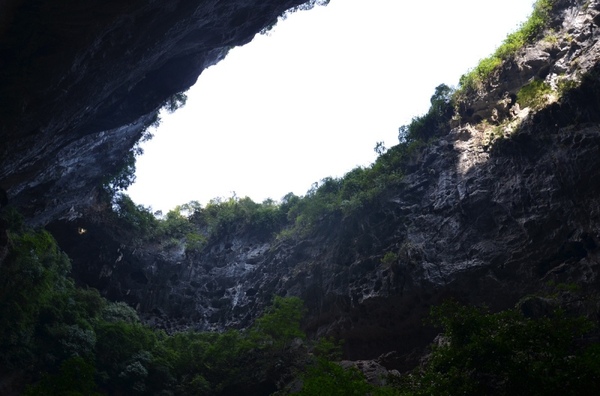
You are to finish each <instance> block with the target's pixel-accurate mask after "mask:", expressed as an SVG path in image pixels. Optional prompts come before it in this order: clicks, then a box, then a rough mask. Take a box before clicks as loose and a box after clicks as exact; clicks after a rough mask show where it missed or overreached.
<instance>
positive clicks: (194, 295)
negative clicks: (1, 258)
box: [50, 2, 600, 369]
mask: <svg viewBox="0 0 600 396" xmlns="http://www.w3.org/2000/svg"><path fill="white" fill-rule="evenodd" d="M564 3H565V4H566V3H568V2H564ZM569 4H570V3H569ZM594 7H597V3H596V2H592V3H591V4H590V5H589V6H588V8H589V10H590V12H592V14H594V13H595V11H594V10H595V8H594ZM558 10H559V11H558V14H557V15H558V16H560V17H561V18H562V21H563V22H562V25H561V26H564V28H565V29H567V31H571V30H570V29H571V27H572V26H573V24H574V23H575V22H574V21H575V20H577V21H579V20H582V21H584V22H582V23H580V24H579V25H581V26H584V27H585V26H588V25H587V23H588V21H593V20H595V19H594V18H591V17H590V16H589V15H592V14H586V13H584V10H583V8H582V6H581V5H580V4H579V3H574V4H570V6H569V7H566V6H565V7H559V8H558ZM594 15H595V14H594ZM557 18H558V17H557ZM573 18H575V19H573ZM590 18H591V19H590ZM561 32H562V31H559V32H558V33H557V34H561ZM573 34H575V33H573ZM539 45H542V44H540V43H538V44H536V45H534V46H532V47H528V48H525V49H524V50H523V51H522V52H521V53H520V57H518V58H517V59H516V60H515V61H514V62H513V63H507V64H506V65H505V66H506V68H507V69H503V70H502V71H501V72H500V73H499V76H510V75H511V74H510V73H511V70H512V71H513V72H514V71H515V68H514V67H513V66H514V64H519V62H521V63H523V62H525V63H527V62H529V63H530V64H534V63H535V64H536V65H538V63H539V65H543V64H548V62H549V58H548V57H546V55H545V54H543V53H541V52H539V51H538V50H537V48H538V46H539ZM579 46H580V48H579V49H578V51H580V52H579V53H580V57H582V58H585V59H590V60H592V59H594V60H596V59H597V57H598V48H597V46H596V41H594V40H591V39H590V38H589V37H588V38H587V39H586V41H585V42H582V43H580V44H579ZM532 54H538V55H537V56H538V58H535V56H534V55H532ZM568 56H570V55H568V52H567V53H565V54H564V56H563V57H560V56H558V55H556V57H555V58H554V60H553V61H552V62H553V63H552V67H551V68H550V69H551V70H553V69H552V68H553V67H555V66H556V65H557V64H565V62H566V61H565V58H564V57H568ZM536 62H537V63H536ZM586 64H587V65H588V66H589V67H587V68H583V67H582V66H581V64H578V66H577V67H578V70H579V72H580V77H579V78H580V80H581V85H580V87H579V88H576V89H572V90H571V91H569V92H567V93H565V94H564V95H563V97H562V98H561V99H560V100H559V101H558V102H555V103H553V104H551V105H549V106H547V107H546V108H544V109H542V110H540V111H537V112H534V111H529V109H523V110H522V111H520V112H518V114H515V115H514V120H512V121H510V120H508V121H506V123H504V124H502V125H497V126H493V125H492V126H490V125H489V124H477V125H470V124H468V123H464V124H463V125H461V126H458V127H456V128H453V129H452V130H449V131H448V133H447V134H446V135H444V136H442V137H441V138H440V139H439V140H437V141H435V142H433V143H432V144H430V145H429V146H428V147H426V148H425V149H424V150H422V151H420V152H418V153H416V154H415V155H414V156H413V158H412V159H411V161H409V163H408V164H407V165H406V169H404V170H403V171H404V174H405V176H404V179H403V182H402V183H401V185H400V186H399V187H395V188H390V189H388V190H386V191H385V193H383V194H381V195H380V196H379V197H378V199H377V200H376V201H375V202H374V203H373V204H372V205H371V206H369V207H365V208H363V209H361V210H360V211H358V212H356V213H354V214H353V215H352V216H346V217H344V216H343V215H342V214H337V215H335V214H334V215H331V216H329V217H326V218H323V219H321V221H320V222H319V224H318V226H317V227H316V228H315V229H313V230H312V232H311V233H310V234H308V235H302V236H301V237H300V236H292V237H288V238H277V237H275V236H270V235H257V234H254V233H251V232H244V231H243V230H242V231H239V232H236V233H232V234H228V235H226V236H224V237H222V238H219V239H215V240H211V241H209V244H208V246H207V247H206V248H204V249H203V250H202V251H201V252H200V253H186V252H185V250H184V249H183V248H180V247H177V246H176V247H174V248H172V249H166V250H165V249H162V250H159V249H157V248H156V247H152V246H145V247H137V248H134V247H132V246H127V245H126V244H125V245H123V244H122V241H123V239H122V238H119V237H118V236H115V235H114V233H113V232H111V231H110V230H109V231H106V228H109V227H108V226H107V225H106V224H104V225H103V224H102V222H101V221H100V222H93V221H90V220H86V219H85V218H84V219H79V220H77V222H66V221H63V222H56V223H53V224H52V225H51V226H50V229H51V230H52V231H53V233H54V234H55V235H56V236H57V237H58V238H59V241H60V243H61V245H62V246H63V247H64V248H65V249H66V250H67V252H68V253H69V255H70V256H71V257H72V258H73V259H74V260H75V262H76V263H78V264H77V265H76V266H75V267H76V275H77V276H78V278H79V279H80V280H83V281H84V282H85V283H88V284H90V285H93V286H97V287H99V288H100V289H102V290H104V292H105V293H106V295H107V296H108V297H109V298H111V299H116V300H125V301H127V302H128V303H130V304H131V305H133V306H135V307H137V308H138V310H139V311H140V312H141V313H142V314H143V316H144V317H145V318H146V320H148V321H149V322H151V323H154V324H155V325H157V326H161V327H164V328H167V329H169V330H180V329H184V328H188V327H193V328H196V329H204V330H214V329H222V328H225V327H228V326H234V327H244V326H246V325H248V324H250V323H251V322H252V320H253V319H254V318H255V317H256V316H257V315H259V314H260V312H262V310H263V309H264V307H265V306H266V305H268V304H269V302H270V301H271V299H272V296H273V295H274V294H277V295H295V296H300V297H301V298H302V299H303V300H304V301H305V303H306V306H307V308H308V312H309V314H308V318H307V321H306V324H305V325H306V328H307V330H308V331H310V332H311V333H312V334H318V335H325V334H327V335H332V336H335V337H339V338H342V339H344V340H345V352H346V356H347V357H349V358H351V359H374V358H376V357H377V356H380V355H381V354H383V353H388V352H390V351H395V353H391V354H389V353H388V354H387V355H386V357H385V359H383V358H382V359H380V364H383V365H384V366H385V367H387V368H388V369H405V368H408V367H410V365H411V364H414V362H415V360H416V359H417V358H418V354H415V349H417V350H418V348H420V347H423V346H424V345H426V344H427V343H428V342H430V341H431V340H432V339H433V337H434V335H435V333H434V331H433V330H432V329H429V328H427V327H424V326H423V319H424V318H425V317H426V315H427V313H428V311H429V308H430V307H431V305H434V304H437V303H439V302H440V301H442V300H443V299H445V298H447V297H454V298H457V299H459V300H462V301H464V302H470V303H477V304H481V303H485V304H487V305H489V306H490V307H491V308H492V309H504V308H508V307H511V306H514V304H515V303H516V302H517V301H518V300H519V299H520V298H521V297H523V296H524V295H526V294H528V293H530V292H535V291H537V290H539V289H540V288H541V287H543V285H545V284H546V283H548V282H549V281H553V282H556V283H561V282H566V283H569V282H576V283H578V284H582V285H583V286H584V288H587V289H589V290H595V289H597V287H598V286H600V285H599V282H600V278H599V277H598V275H599V267H598V264H599V250H598V245H599V243H600V229H599V224H600V223H599V222H598V220H599V218H598V216H599V215H600V199H599V197H600V194H599V193H600V128H599V122H600V84H599V81H598V78H597V76H598V75H599V74H598V73H599V71H600V66H598V64H597V61H593V62H592V61H589V62H587V61H586ZM539 65H538V66H539ZM538 66H536V67H538ZM519 73H521V71H519ZM552 73H553V72H549V73H547V74H546V78H549V79H550V78H553V74H552ZM569 73H570V74H572V75H574V74H575V73H574V72H573V71H572V70H571V69H569ZM582 73H585V75H584V74H582ZM498 78H501V77H498ZM507 78H508V77H507ZM519 78H521V77H518V78H517V77H514V76H513V77H511V78H508V79H509V80H510V81H516V79H519ZM524 83H526V81H523V82H522V84H524ZM511 89H512V90H513V91H515V92H516V90H517V88H511ZM509 94H510V92H509ZM490 95H496V93H495V92H493V91H492V92H490V93H488V97H490ZM502 95H503V96H505V94H502ZM477 100H480V101H481V100H484V99H481V98H480V99H477V98H476V99H474V101H473V102H472V103H476V102H477ZM490 114H491V113H490ZM506 117H507V116H505V118H506ZM467 120H468V119H467ZM490 128H492V129H494V128H496V129H498V128H500V129H499V130H500V131H501V136H500V137H498V138H496V139H495V140H494V141H493V142H492V141H490V138H489V136H490ZM78 227H83V228H87V229H89V232H88V233H87V234H86V235H83V236H79V235H77V233H76V229H77V228H78ZM94 238H97V239H98V240H97V241H95V242H94ZM91 249H92V250H91ZM386 253H392V254H393V256H392V257H395V259H394V260H392V261H389V260H387V261H385V264H383V262H384V261H383V260H382V259H383V257H384V255H385V254H386Z"/></svg>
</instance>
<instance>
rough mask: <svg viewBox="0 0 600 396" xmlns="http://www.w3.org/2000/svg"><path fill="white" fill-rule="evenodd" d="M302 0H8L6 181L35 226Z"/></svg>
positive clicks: (1, 15) (1, 181) (0, 177)
mask: <svg viewBox="0 0 600 396" xmlns="http://www.w3.org/2000/svg"><path fill="white" fill-rule="evenodd" d="M303 2H304V1H303V0H285V1H257V0H208V1H192V0H175V1H168V2H161V1H154V0H135V1H127V2H123V1H85V2H77V1H68V2H47V1H38V0H35V1H19V0H14V1H3V2H2V3H0V119H1V120H2V122H1V125H0V159H1V160H0V188H2V189H3V190H5V191H6V192H7V193H8V197H9V199H10V201H11V203H12V204H14V205H16V206H18V207H19V209H20V210H21V211H22V212H23V213H24V214H25V215H26V217H27V218H28V221H29V222H30V223H32V224H44V223H47V222H48V221H49V220H52V219H55V218H57V217H58V216H70V217H73V215H74V214H76V213H78V212H80V210H81V209H82V208H85V207H86V206H89V205H90V204H91V203H92V202H93V199H94V197H95V188H96V187H97V186H98V184H99V183H100V182H101V181H102V179H103V177H104V176H105V175H107V174H110V173H114V172H116V171H118V170H119V169H120V168H121V167H122V166H123V159H124V158H125V157H126V156H127V153H128V152H129V150H130V149H131V147H132V146H133V144H134V142H135V141H136V140H137V139H139V137H140V135H141V133H142V130H143V128H144V126H145V125H146V124H148V123H149V122H150V121H151V120H152V118H153V116H154V113H155V112H156V111H157V109H158V108H159V107H161V105H162V104H163V103H164V102H165V100H166V99H167V98H169V97H170V96H172V95H173V94H175V93H178V92H181V91H185V90H187V88H189V87H190V86H191V85H192V84H193V83H194V82H195V81H196V79H197V77H198V75H199V74H200V73H201V72H202V70H203V69H205V68H206V67H208V66H210V65H212V64H214V63H216V62H218V61H219V60H220V59H222V58H223V57H224V56H225V55H226V53H227V51H228V50H229V49H230V48H231V47H234V46H237V45H242V44H245V43H247V42H248V41H250V40H251V39H252V37H253V36H254V35H255V34H256V33H257V32H258V31H260V30H261V29H263V28H264V27H265V26H268V25H270V24H272V23H273V22H274V21H275V20H276V18H277V16H278V15H280V14H281V13H282V12H283V11H285V10H286V9H288V8H290V7H293V6H297V5H298V4H301V3H303Z"/></svg>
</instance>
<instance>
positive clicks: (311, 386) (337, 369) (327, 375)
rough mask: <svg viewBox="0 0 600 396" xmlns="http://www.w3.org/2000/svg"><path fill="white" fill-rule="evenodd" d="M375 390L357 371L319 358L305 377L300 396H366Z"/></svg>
mask: <svg viewBox="0 0 600 396" xmlns="http://www.w3.org/2000/svg"><path fill="white" fill-rule="evenodd" d="M373 389H374V387H373V386H372V385H370V384H369V383H367V381H366V379H365V377H364V375H363V374H362V373H361V372H360V371H358V370H357V369H354V368H351V369H344V368H343V367H342V366H340V365H339V364H337V363H334V362H331V361H329V360H326V359H322V358H318V359H317V363H316V364H315V365H313V366H312V367H309V369H308V370H307V372H306V374H305V375H304V376H303V386H302V390H301V391H300V392H298V393H297V395H299V396H351V395H356V396H366V395H368V394H370V392H371V391H372V390H373Z"/></svg>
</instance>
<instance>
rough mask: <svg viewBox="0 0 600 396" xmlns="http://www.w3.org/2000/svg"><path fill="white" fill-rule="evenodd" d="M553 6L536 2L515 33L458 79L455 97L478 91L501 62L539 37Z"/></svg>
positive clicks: (540, 0)
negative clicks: (458, 86)
mask: <svg viewBox="0 0 600 396" xmlns="http://www.w3.org/2000/svg"><path fill="white" fill-rule="evenodd" d="M553 4H554V0H537V1H536V3H535V4H534V5H533V12H532V13H531V15H530V16H529V18H528V19H527V21H526V22H524V23H523V24H521V26H520V28H519V29H518V30H517V31H515V32H513V33H511V34H509V35H508V36H507V37H506V39H505V40H504V42H503V43H502V45H500V47H498V48H497V49H496V51H495V52H494V54H492V55H491V56H490V57H488V58H485V59H482V60H481V61H480V62H479V64H478V65H477V66H476V67H475V68H474V69H473V70H471V71H470V72H468V73H466V74H464V75H463V76H462V77H461V78H460V83H459V85H460V90H459V91H458V92H457V95H460V94H462V93H463V92H465V91H476V90H480V89H481V88H482V87H483V83H484V81H486V80H487V79H488V78H489V77H490V76H491V75H492V74H493V73H494V72H495V71H496V70H497V69H498V68H499V67H500V65H502V62H503V61H505V60H507V59H509V58H511V57H512V56H514V55H515V53H516V52H517V51H518V50H519V49H521V48H523V47H524V46H525V45H527V44H530V43H532V42H533V41H534V40H535V39H536V38H537V37H539V35H540V33H542V31H543V30H544V28H545V27H546V25H547V24H548V21H549V18H550V11H551V10H552V6H553Z"/></svg>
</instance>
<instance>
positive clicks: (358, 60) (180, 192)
mask: <svg viewBox="0 0 600 396" xmlns="http://www.w3.org/2000/svg"><path fill="white" fill-rule="evenodd" d="M532 4H533V0H503V1H498V0H453V1H448V0H428V1H410V2H408V1H400V0H331V2H330V4H329V5H328V6H326V7H316V8H314V9H313V10H310V11H304V12H296V13H294V14H292V15H290V16H289V17H288V18H287V19H286V20H284V21H280V22H279V23H278V24H277V26H276V27H275V28H274V29H273V30H272V31H271V32H270V33H269V34H268V35H257V36H256V37H255V39H254V40H253V41H252V42H251V43H249V44H247V45H245V46H243V47H237V48H234V49H232V50H231V51H230V52H229V54H228V55H227V57H226V58H225V59H224V60H223V61H221V62H220V63H218V64H217V65H215V66H212V67H210V68H208V69H206V70H205V71H204V72H203V73H202V74H201V75H200V77H199V79H198V81H197V83H196V84H195V85H194V86H193V87H192V88H190V90H189V91H188V92H187V95H188V100H187V104H186V106H185V107H183V108H181V109H179V110H178V111H176V112H175V113H174V114H162V115H161V118H162V123H161V125H160V126H159V128H158V129H157V130H154V131H152V133H153V134H154V138H153V139H151V140H150V141H148V142H146V143H144V144H142V148H143V150H144V154H143V155H142V156H140V157H138V159H137V171H136V182H135V183H134V184H133V185H132V186H130V187H129V189H128V190H127V192H126V193H127V194H129V195H130V196H131V198H132V199H133V200H134V201H135V202H136V203H138V204H142V205H144V206H149V207H151V208H152V209H153V210H162V211H163V212H167V211H168V210H170V209H173V208H174V207H175V206H176V205H179V204H183V203H187V202H189V201H192V200H196V201H199V202H200V203H201V204H203V205H205V204H206V203H207V202H209V201H210V200H211V199H213V198H217V197H223V198H227V197H230V196H232V195H234V194H235V195H236V196H237V197H240V198H241V197H245V196H248V197H250V198H251V199H252V200H254V201H256V202H262V201H263V200H265V199H267V198H272V199H275V200H279V199H281V198H282V197H283V196H284V195H286V194H287V193H289V192H293V193H295V194H296V195H304V194H305V193H306V191H307V190H308V189H309V188H310V187H311V185H312V184H313V183H314V182H317V181H319V180H321V179H323V178H325V177H342V176H343V175H344V174H345V173H347V172H349V171H350V170H352V169H353V168H355V167H357V166H369V165H370V164H371V163H372V162H373V161H374V160H375V159H376V153H375V151H374V147H375V145H376V144H377V142H384V145H385V146H386V147H391V146H393V145H395V144H397V143H398V128H399V127H400V126H401V125H404V124H407V123H409V122H410V120H411V119H412V118H413V117H415V116H418V115H421V114H424V113H425V112H426V111H427V110H428V108H429V99H430V97H431V95H432V94H433V92H434V89H435V87H436V86H437V85H439V84H441V83H445V84H448V85H450V86H455V85H457V84H458V79H459V78H460V76H461V75H462V74H464V73H465V72H466V71H468V70H469V69H470V68H473V67H475V66H476V65H477V63H478V61H479V60H480V59H482V58H485V57H487V56H488V55H490V54H491V53H492V52H493V51H494V50H495V49H496V47H498V46H499V45H500V44H501V42H502V40H503V39H504V38H505V37H506V35H507V34H508V33H510V32H512V31H514V30H516V29H517V28H518V25H519V23H521V22H523V21H525V20H526V18H527V16H528V15H529V14H530V13H531V10H532Z"/></svg>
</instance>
